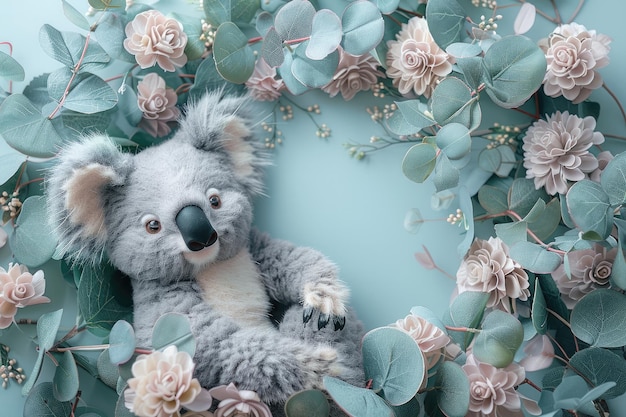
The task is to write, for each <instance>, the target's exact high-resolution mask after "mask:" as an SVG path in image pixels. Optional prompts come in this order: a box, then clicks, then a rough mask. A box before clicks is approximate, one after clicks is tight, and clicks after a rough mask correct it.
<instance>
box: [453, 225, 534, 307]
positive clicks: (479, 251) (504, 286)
mask: <svg viewBox="0 0 626 417" xmlns="http://www.w3.org/2000/svg"><path fill="white" fill-rule="evenodd" d="M456 277H457V288H458V290H459V293H462V292H465V291H479V292H484V293H488V294H489V300H488V302H487V307H495V308H499V309H501V310H504V311H506V312H508V313H510V312H511V311H512V310H513V311H515V308H516V307H515V300H516V299H520V300H522V301H525V300H527V299H528V296H529V295H530V290H529V289H528V287H529V283H528V275H527V274H526V271H524V269H523V268H522V267H521V265H520V264H519V263H517V262H516V261H514V260H513V259H511V258H510V257H509V248H508V246H507V245H506V244H505V243H504V242H503V241H502V240H501V239H500V238H498V237H490V238H489V240H482V239H475V240H474V242H473V243H472V246H470V249H469V251H468V253H467V255H465V258H464V259H463V261H462V262H461V265H460V266H459V269H458V271H457V274H456Z"/></svg>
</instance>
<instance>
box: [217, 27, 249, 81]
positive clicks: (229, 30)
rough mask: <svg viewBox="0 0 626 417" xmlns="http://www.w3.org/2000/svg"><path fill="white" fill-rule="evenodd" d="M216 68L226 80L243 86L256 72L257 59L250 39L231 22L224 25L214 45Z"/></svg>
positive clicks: (218, 30)
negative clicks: (249, 41)
mask: <svg viewBox="0 0 626 417" xmlns="http://www.w3.org/2000/svg"><path fill="white" fill-rule="evenodd" d="M213 59H214V60H215V67H216V68H217V71H218V72H219V73H220V75H221V76H222V77H224V79H226V80H228V81H230V82H232V83H235V84H243V83H244V82H246V81H247V80H248V78H250V75H252V72H253V71H254V62H255V57H254V53H253V52H252V48H250V46H249V45H248V37H247V36H246V35H244V34H243V32H242V31H241V30H240V29H239V28H238V27H237V25H235V24H234V23H231V22H225V23H222V24H221V25H220V26H219V28H217V32H216V33H215V41H214V43H213Z"/></svg>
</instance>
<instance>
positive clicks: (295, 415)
mask: <svg viewBox="0 0 626 417" xmlns="http://www.w3.org/2000/svg"><path fill="white" fill-rule="evenodd" d="M329 414H330V404H328V400H327V399H326V396H325V395H324V393H323V392H322V391H320V390H316V389H308V390H304V391H299V392H297V393H295V394H293V395H292V396H291V397H289V398H288V399H287V401H286V402H285V415H286V417H328V416H329Z"/></svg>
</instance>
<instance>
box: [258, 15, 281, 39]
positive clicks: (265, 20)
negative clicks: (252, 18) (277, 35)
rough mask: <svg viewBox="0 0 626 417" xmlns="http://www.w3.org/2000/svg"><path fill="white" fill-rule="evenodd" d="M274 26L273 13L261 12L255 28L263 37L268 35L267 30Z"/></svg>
mask: <svg viewBox="0 0 626 417" xmlns="http://www.w3.org/2000/svg"><path fill="white" fill-rule="evenodd" d="M272 26H274V16H273V15H272V14H271V13H269V12H261V13H259V14H258V15H257V17H256V24H255V28H256V31H257V32H259V34H260V35H261V36H262V37H265V35H267V32H268V31H269V30H270V28H271V27H272ZM274 30H276V29H274Z"/></svg>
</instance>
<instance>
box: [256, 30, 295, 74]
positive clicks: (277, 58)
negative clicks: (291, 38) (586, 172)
mask: <svg viewBox="0 0 626 417" xmlns="http://www.w3.org/2000/svg"><path fill="white" fill-rule="evenodd" d="M261 57H262V58H263V59H264V60H265V62H267V64H268V65H269V66H270V67H280V66H281V65H282V64H283V62H285V53H284V52H283V41H282V40H281V39H280V35H279V34H278V32H276V28H274V27H271V28H270V29H269V30H268V31H267V34H266V35H265V37H264V38H263V44H262V45H261ZM289 57H290V58H291V54H289Z"/></svg>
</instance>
